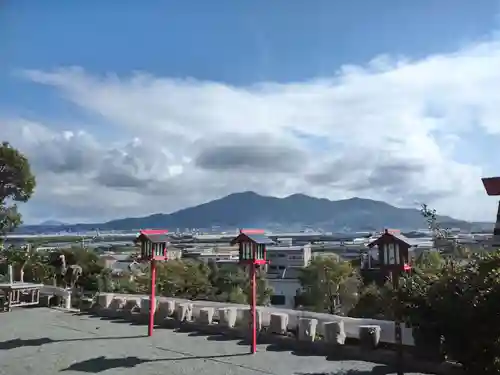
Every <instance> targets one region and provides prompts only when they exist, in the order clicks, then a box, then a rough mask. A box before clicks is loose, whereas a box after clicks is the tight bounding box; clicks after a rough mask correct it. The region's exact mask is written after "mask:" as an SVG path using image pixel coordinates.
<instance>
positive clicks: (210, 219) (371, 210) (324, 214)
mask: <svg viewBox="0 0 500 375" xmlns="http://www.w3.org/2000/svg"><path fill="white" fill-rule="evenodd" d="M438 219H439V220H440V222H442V223H443V225H445V226H446V227H453V228H461V229H464V230H471V228H472V227H473V226H474V223H469V222H466V221H463V220H457V219H453V218H451V217H448V216H440V217H439V218H438ZM212 226H219V227H221V228H241V227H259V228H269V229H278V230H279V229H280V228H282V229H288V230H290V229H298V228H304V227H311V228H314V229H318V228H320V229H323V230H336V231H338V230H346V231H372V230H380V229H382V228H398V229H405V230H406V229H419V228H425V227H426V225H425V222H424V220H423V218H422V216H421V214H420V211H419V210H417V209H408V208H397V207H394V206H391V205H389V204H387V203H385V202H380V201H374V200H370V199H362V198H351V199H346V200H338V201H330V200H328V199H320V198H314V197H310V196H307V195H303V194H294V195H291V196H289V197H286V198H276V197H268V196H262V195H259V194H256V193H254V192H244V193H235V194H231V195H228V196H226V197H224V198H221V199H217V200H214V201H211V202H208V203H204V204H200V205H198V206H195V207H190V208H186V209H183V210H180V211H177V212H174V213H171V214H154V215H150V216H146V217H139V218H125V219H119V220H113V221H109V222H107V223H101V224H81V225H72V226H70V227H72V228H70V229H73V230H85V229H94V228H97V227H99V228H100V229H102V230H109V229H114V230H133V229H139V228H168V229H171V230H172V229H175V228H210V227H212Z"/></svg>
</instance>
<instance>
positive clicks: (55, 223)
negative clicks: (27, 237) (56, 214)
mask: <svg viewBox="0 0 500 375" xmlns="http://www.w3.org/2000/svg"><path fill="white" fill-rule="evenodd" d="M39 225H41V226H46V227H60V226H61V225H66V223H63V222H61V221H57V220H47V221H44V222H42V223H40V224H39Z"/></svg>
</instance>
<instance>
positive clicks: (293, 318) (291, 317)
mask: <svg viewBox="0 0 500 375" xmlns="http://www.w3.org/2000/svg"><path fill="white" fill-rule="evenodd" d="M100 295H101V296H104V295H108V296H109V298H113V297H118V298H123V299H125V300H129V299H137V300H138V303H139V304H140V299H141V298H148V297H149V296H147V295H136V294H114V293H100ZM157 300H158V301H159V302H162V301H167V300H170V301H175V302H176V304H177V303H186V302H189V303H192V304H193V319H196V318H198V317H199V314H200V310H201V309H202V308H204V307H213V308H214V309H216V313H215V314H216V316H215V317H214V318H215V319H218V315H217V314H218V312H217V309H220V308H227V307H235V308H237V314H238V319H239V320H241V319H243V313H244V310H245V309H248V305H239V304H231V303H221V302H213V301H190V300H186V299H181V298H170V297H157ZM257 309H258V310H260V311H262V324H263V325H264V326H269V322H270V317H271V314H275V313H282V314H287V315H288V328H289V329H290V330H294V329H295V328H296V327H297V324H298V320H299V319H300V318H308V319H317V320H318V326H317V333H319V334H320V335H323V336H324V334H325V332H324V324H325V323H329V322H339V321H343V322H344V329H345V334H346V337H348V338H355V339H359V327H360V326H366V325H376V326H379V327H380V341H381V342H384V343H389V344H394V343H395V340H394V322H392V321H388V320H376V319H360V318H350V317H345V316H337V315H331V314H322V313H314V312H309V311H298V310H290V309H280V308H275V307H263V306H258V307H257ZM402 334H403V335H402V336H403V344H404V345H408V346H413V345H414V341H413V335H412V330H411V328H406V327H403V328H402Z"/></svg>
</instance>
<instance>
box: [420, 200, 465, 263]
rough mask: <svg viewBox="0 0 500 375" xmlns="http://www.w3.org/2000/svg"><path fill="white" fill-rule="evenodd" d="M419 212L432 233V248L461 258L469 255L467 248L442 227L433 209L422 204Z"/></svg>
mask: <svg viewBox="0 0 500 375" xmlns="http://www.w3.org/2000/svg"><path fill="white" fill-rule="evenodd" d="M420 213H421V214H422V216H423V217H424V219H425V221H426V223H427V227H428V228H429V230H430V231H431V233H432V240H433V247H434V249H436V250H438V251H440V252H442V253H446V254H451V255H454V256H458V257H461V258H467V257H469V256H470V254H469V252H468V250H467V249H466V248H464V247H463V246H461V245H460V244H459V243H458V242H457V241H456V240H455V239H454V238H453V237H452V236H451V233H450V231H449V229H447V228H443V227H442V226H441V223H439V221H438V219H437V212H436V210H435V209H431V208H429V206H427V205H426V204H422V206H421V208H420Z"/></svg>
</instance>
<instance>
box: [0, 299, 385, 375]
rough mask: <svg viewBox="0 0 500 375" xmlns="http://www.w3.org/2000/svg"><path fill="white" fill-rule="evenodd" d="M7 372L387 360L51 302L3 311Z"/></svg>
mask: <svg viewBox="0 0 500 375" xmlns="http://www.w3.org/2000/svg"><path fill="white" fill-rule="evenodd" d="M0 327H1V330H0V374H1V375H25V374H29V375H53V374H56V373H58V372H64V375H72V374H82V373H102V374H106V375H112V374H121V375H127V374H141V375H149V374H151V375H152V374H168V375H191V374H193V375H226V374H228V375H254V374H255V375H256V374H258V375H262V374H273V375H293V374H301V375H306V374H307V375H323V374H332V375H333V374H347V375H367V374H376V375H386V374H393V372H392V371H390V370H389V369H388V368H387V367H385V366H381V365H376V364H373V363H367V362H359V361H330V360H327V359H325V358H324V357H315V356H307V357H305V356H299V355H295V354H292V353H290V352H283V351H273V350H272V348H271V347H266V346H260V347H259V352H258V353H257V354H255V355H248V354H247V353H248V346H242V345H239V344H238V341H234V340H230V341H227V340H223V339H220V338H219V339H217V337H207V336H199V335H195V334H193V333H191V334H189V333H177V332H173V331H172V330H167V329H157V330H156V331H155V334H154V336H153V337H152V338H148V337H145V333H146V327H145V326H134V325H131V324H129V323H123V322H120V323H116V322H111V321H106V320H101V319H99V318H92V317H88V316H77V315H73V314H69V313H64V312H61V311H57V310H50V309H44V308H34V309H15V310H14V311H12V312H10V313H0Z"/></svg>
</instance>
